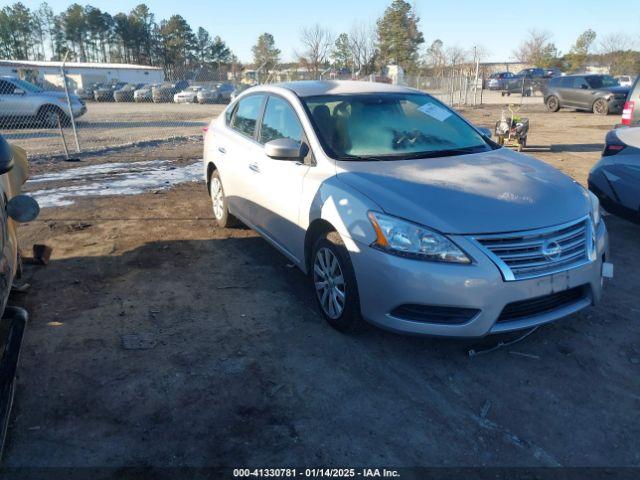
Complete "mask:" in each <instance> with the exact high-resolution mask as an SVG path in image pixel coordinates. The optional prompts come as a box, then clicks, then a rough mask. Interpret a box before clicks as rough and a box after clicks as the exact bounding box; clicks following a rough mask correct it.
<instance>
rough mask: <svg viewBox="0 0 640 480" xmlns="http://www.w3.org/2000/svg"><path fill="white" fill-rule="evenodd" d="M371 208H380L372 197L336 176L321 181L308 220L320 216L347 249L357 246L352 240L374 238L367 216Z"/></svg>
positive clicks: (366, 242)
mask: <svg viewBox="0 0 640 480" xmlns="http://www.w3.org/2000/svg"><path fill="white" fill-rule="evenodd" d="M370 210H382V209H381V208H380V206H379V205H378V204H376V203H375V202H374V201H373V200H371V199H370V198H368V197H367V196H365V195H363V194H362V193H360V192H359V191H357V190H356V189H354V188H353V187H351V186H349V185H347V184H346V183H344V182H342V181H341V180H340V179H339V177H338V176H334V177H331V178H329V179H327V180H325V181H324V182H322V184H321V185H320V187H319V188H318V190H317V192H316V195H315V197H314V199H313V201H312V203H311V208H310V209H309V224H311V223H312V222H313V221H314V220H317V219H322V220H324V221H326V222H329V223H330V224H331V225H332V226H333V227H334V228H335V230H336V231H337V232H338V233H339V234H340V236H341V237H342V239H343V241H344V242H345V244H346V245H347V249H348V250H349V251H354V250H355V249H357V248H358V247H357V245H356V243H355V242H359V243H364V244H367V245H368V244H370V243H372V242H373V241H374V240H375V238H376V235H375V231H374V230H373V226H372V225H371V223H370V222H369V220H368V218H367V213H368V212H369V211H370Z"/></svg>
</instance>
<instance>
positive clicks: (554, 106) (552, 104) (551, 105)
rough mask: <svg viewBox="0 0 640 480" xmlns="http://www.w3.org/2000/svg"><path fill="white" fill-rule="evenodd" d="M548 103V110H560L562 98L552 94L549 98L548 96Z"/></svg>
mask: <svg viewBox="0 0 640 480" xmlns="http://www.w3.org/2000/svg"><path fill="white" fill-rule="evenodd" d="M546 104H547V110H549V111H550V112H557V111H558V110H560V100H559V99H558V97H556V96H555V95H551V96H550V97H549V98H547V102H546Z"/></svg>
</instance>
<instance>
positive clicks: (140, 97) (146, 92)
mask: <svg viewBox="0 0 640 480" xmlns="http://www.w3.org/2000/svg"><path fill="white" fill-rule="evenodd" d="M158 86H159V84H156V83H154V84H151V85H145V86H143V87H141V88H139V89H137V90H134V92H133V101H134V102H136V103H140V102H152V101H153V95H152V93H151V92H152V90H153V89H154V88H155V87H158Z"/></svg>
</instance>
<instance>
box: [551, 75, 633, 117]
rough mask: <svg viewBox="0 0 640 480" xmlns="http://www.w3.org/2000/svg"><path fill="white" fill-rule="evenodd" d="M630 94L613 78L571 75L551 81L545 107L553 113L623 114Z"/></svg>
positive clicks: (627, 89) (627, 88) (626, 88)
mask: <svg viewBox="0 0 640 480" xmlns="http://www.w3.org/2000/svg"><path fill="white" fill-rule="evenodd" d="M629 90H630V89H629V87H621V86H620V85H619V84H618V81H617V80H616V79H614V78H613V77H612V76H610V75H599V74H598V75H595V74H592V75H567V76H565V77H556V78H552V79H551V80H550V81H549V85H547V88H546V89H545V92H544V103H545V105H546V106H547V109H548V110H549V111H550V112H557V111H558V110H560V109H561V108H575V109H577V110H588V111H592V112H593V113H595V114H597V115H607V114H608V113H617V112H620V111H622V108H623V106H624V102H625V100H626V98H627V94H628V93H629Z"/></svg>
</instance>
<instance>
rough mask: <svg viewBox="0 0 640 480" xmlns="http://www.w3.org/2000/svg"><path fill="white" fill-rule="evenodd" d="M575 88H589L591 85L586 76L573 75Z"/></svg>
mask: <svg viewBox="0 0 640 480" xmlns="http://www.w3.org/2000/svg"><path fill="white" fill-rule="evenodd" d="M573 88H581V89H587V88H589V85H588V84H587V81H586V80H585V78H584V77H573Z"/></svg>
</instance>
